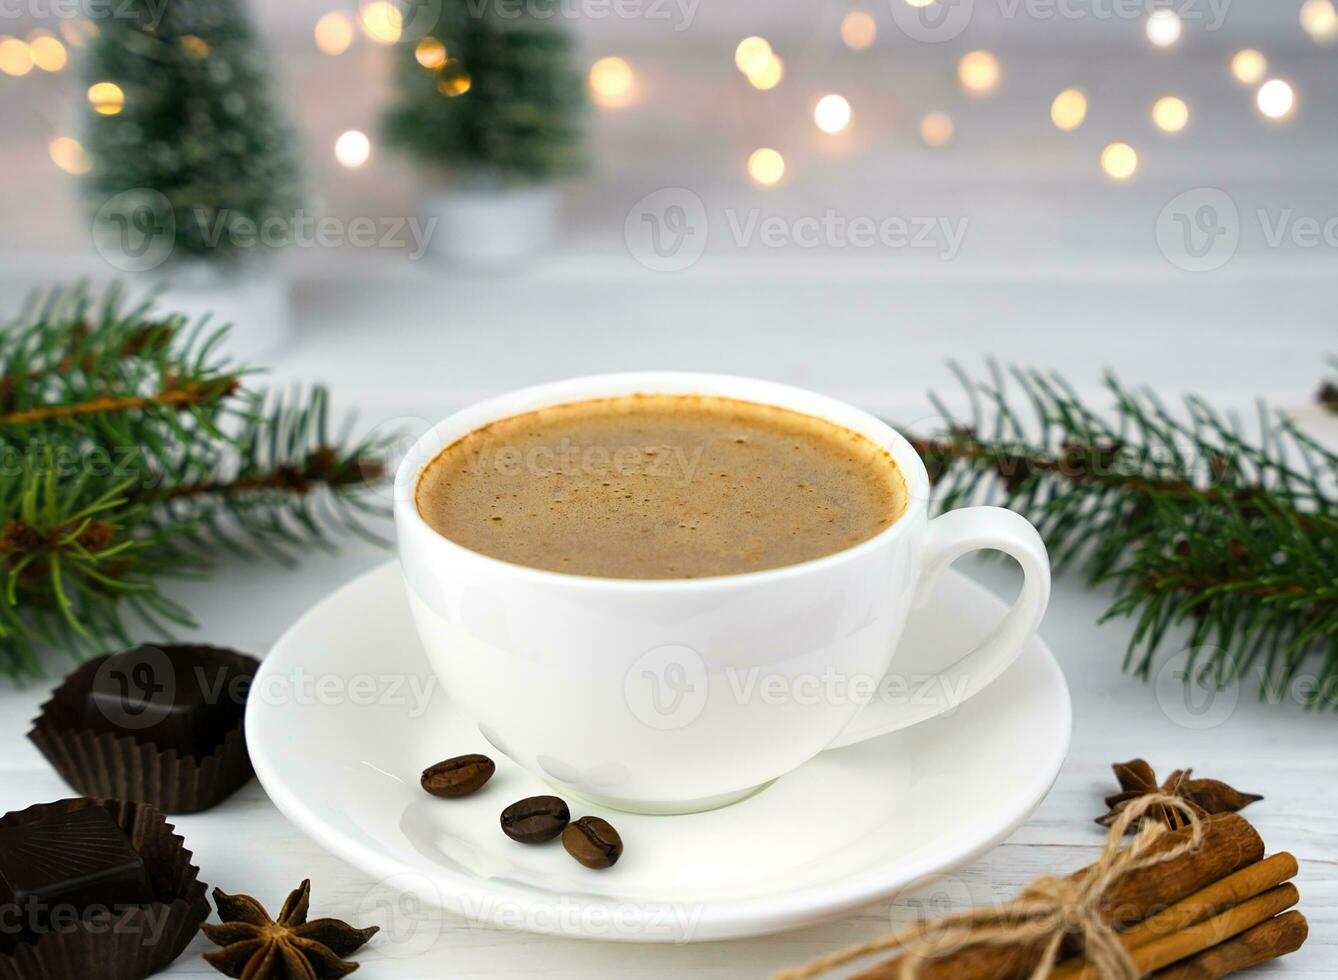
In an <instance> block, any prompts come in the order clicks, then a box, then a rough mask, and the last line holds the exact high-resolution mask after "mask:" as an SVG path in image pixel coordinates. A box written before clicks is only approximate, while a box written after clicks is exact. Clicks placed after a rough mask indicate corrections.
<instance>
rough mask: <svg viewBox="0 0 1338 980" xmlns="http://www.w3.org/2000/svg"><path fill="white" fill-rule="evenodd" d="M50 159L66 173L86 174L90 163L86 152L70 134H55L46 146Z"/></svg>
mask: <svg viewBox="0 0 1338 980" xmlns="http://www.w3.org/2000/svg"><path fill="white" fill-rule="evenodd" d="M48 150H49V152H50V153H51V161H52V162H53V163H54V164H55V165H56V166H58V167H60V169H61V170H64V171H65V172H66V173H67V174H86V173H88V170H89V167H90V164H89V162H88V154H87V153H85V152H84V148H83V147H82V146H81V145H80V144H79V141H78V140H77V139H74V138H73V137H72V136H57V137H56V138H55V139H53V140H52V141H51V146H50V147H48Z"/></svg>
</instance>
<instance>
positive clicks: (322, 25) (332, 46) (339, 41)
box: [316, 10, 353, 55]
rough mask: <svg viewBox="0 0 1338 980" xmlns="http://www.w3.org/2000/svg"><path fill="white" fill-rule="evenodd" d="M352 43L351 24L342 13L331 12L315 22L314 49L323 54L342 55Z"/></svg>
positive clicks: (338, 11) (339, 11)
mask: <svg viewBox="0 0 1338 980" xmlns="http://www.w3.org/2000/svg"><path fill="white" fill-rule="evenodd" d="M352 43H353V22H352V21H351V20H349V17H348V15H347V14H345V13H344V12H343V11H341V10H332V11H330V12H329V13H328V14H322V15H321V19H320V20H318V21H316V47H317V48H319V49H320V51H321V52H322V53H323V54H328V55H339V54H343V53H344V52H345V51H347V50H348V49H349V45H351V44H352Z"/></svg>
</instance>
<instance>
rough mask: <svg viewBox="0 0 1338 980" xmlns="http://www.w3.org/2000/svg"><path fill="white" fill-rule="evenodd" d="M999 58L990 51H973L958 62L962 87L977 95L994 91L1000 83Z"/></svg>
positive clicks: (958, 72) (958, 73)
mask: <svg viewBox="0 0 1338 980" xmlns="http://www.w3.org/2000/svg"><path fill="white" fill-rule="evenodd" d="M999 75H1000V68H999V59H998V58H996V57H994V55H992V54H990V53H989V52H988V51H971V52H969V53H967V54H965V55H963V56H962V60H961V61H959V62H958V63H957V77H958V78H959V79H961V82H962V87H963V88H964V89H966V90H967V91H968V92H972V93H974V94H976V95H984V94H985V93H987V92H992V91H994V88H995V86H997V85H998V84H999Z"/></svg>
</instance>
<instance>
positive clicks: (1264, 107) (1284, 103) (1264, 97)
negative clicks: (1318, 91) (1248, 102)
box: [1255, 78, 1296, 119]
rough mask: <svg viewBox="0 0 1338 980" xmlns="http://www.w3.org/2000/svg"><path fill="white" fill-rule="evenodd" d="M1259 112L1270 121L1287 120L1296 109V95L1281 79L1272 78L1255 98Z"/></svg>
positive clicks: (1260, 87)
mask: <svg viewBox="0 0 1338 980" xmlns="http://www.w3.org/2000/svg"><path fill="white" fill-rule="evenodd" d="M1255 101H1256V102H1257V103H1258V104H1259V111H1260V112H1262V113H1263V114H1264V115H1265V116H1267V117H1268V118H1269V119H1286V118H1287V117H1288V116H1290V115H1291V114H1292V110H1293V109H1295V108H1296V93H1295V92H1293V91H1292V87H1291V86H1290V85H1288V84H1287V83H1286V82H1284V81H1283V80H1282V79H1280V78H1270V79H1269V80H1268V81H1266V82H1264V84H1263V85H1260V86H1259V92H1258V94H1257V95H1256V96H1255Z"/></svg>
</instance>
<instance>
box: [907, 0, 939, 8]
mask: <svg viewBox="0 0 1338 980" xmlns="http://www.w3.org/2000/svg"><path fill="white" fill-rule="evenodd" d="M934 2H935V0H906V5H907V6H908V7H928V6H929V5H930V4H931V3H934Z"/></svg>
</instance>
